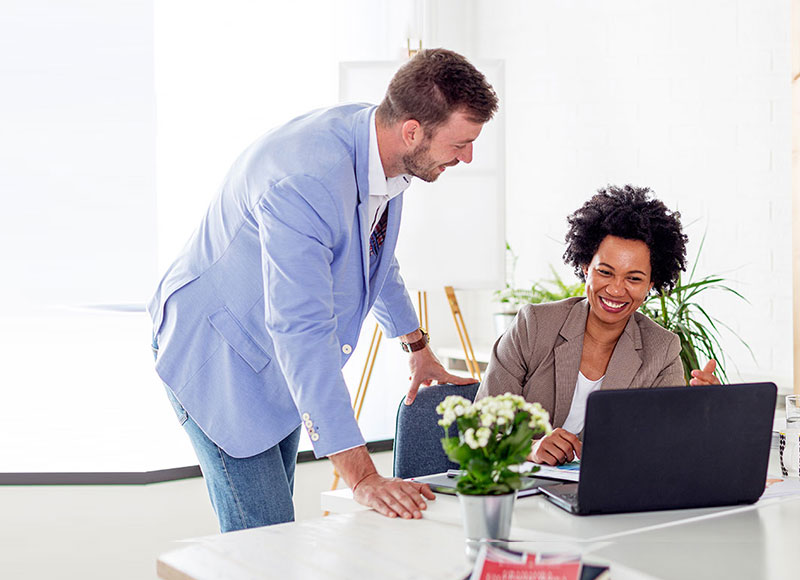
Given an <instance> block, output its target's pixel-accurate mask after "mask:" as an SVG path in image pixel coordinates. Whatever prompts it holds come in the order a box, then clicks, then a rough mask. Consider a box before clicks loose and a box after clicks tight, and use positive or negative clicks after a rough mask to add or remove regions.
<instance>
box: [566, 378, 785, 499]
mask: <svg viewBox="0 0 800 580" xmlns="http://www.w3.org/2000/svg"><path fill="white" fill-rule="evenodd" d="M776 393H777V387H776V386H775V385H774V384H773V383H752V384H739V385H725V386H707V387H684V388H652V389H626V390H600V391H595V392H594V393H592V394H590V395H589V398H588V400H587V405H586V422H585V427H584V437H583V451H582V453H581V476H580V481H579V484H578V510H577V511H578V513H582V514H586V513H615V512H633V511H650V510H662V509H674V508H692V507H711V506H720V505H732V504H737V503H752V502H754V501H756V500H757V499H758V498H759V497H760V496H761V494H762V492H763V491H764V482H765V480H766V475H767V463H768V460H769V450H770V441H771V437H772V421H773V415H774V412H775V398H776Z"/></svg>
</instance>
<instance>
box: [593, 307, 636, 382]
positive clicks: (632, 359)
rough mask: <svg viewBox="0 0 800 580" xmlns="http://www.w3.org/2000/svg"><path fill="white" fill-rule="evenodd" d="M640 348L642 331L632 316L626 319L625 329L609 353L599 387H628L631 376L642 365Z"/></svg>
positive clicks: (632, 376) (634, 374)
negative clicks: (606, 366)
mask: <svg viewBox="0 0 800 580" xmlns="http://www.w3.org/2000/svg"><path fill="white" fill-rule="evenodd" d="M640 350H642V333H641V331H640V330H639V325H638V324H637V323H636V320H635V319H634V316H631V318H630V320H628V324H627V325H626V326H625V330H624V331H623V332H622V335H620V337H619V340H618V341H617V346H615V347H614V352H613V353H611V360H609V361H608V368H607V369H606V376H605V378H604V379H603V386H602V387H601V389H629V388H631V386H633V378H634V377H635V376H636V373H637V372H638V371H639V367H641V366H642V359H641V356H640V355H639V351H640Z"/></svg>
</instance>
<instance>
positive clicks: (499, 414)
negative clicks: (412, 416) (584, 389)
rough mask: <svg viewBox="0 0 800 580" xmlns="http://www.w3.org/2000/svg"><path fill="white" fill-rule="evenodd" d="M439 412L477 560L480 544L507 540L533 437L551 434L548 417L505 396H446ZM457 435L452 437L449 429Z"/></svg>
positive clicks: (536, 405) (532, 405)
mask: <svg viewBox="0 0 800 580" xmlns="http://www.w3.org/2000/svg"><path fill="white" fill-rule="evenodd" d="M436 412H437V413H439V415H441V416H442V419H441V420H440V421H439V425H441V426H442V427H443V428H444V431H445V436H444V437H443V438H442V447H443V449H444V451H445V453H447V456H448V457H449V458H450V460H451V461H453V462H455V463H458V464H459V465H460V467H461V473H460V476H459V477H458V481H457V483H456V492H457V494H458V497H459V501H460V503H461V510H462V516H463V522H464V531H465V533H466V536H467V554H468V556H470V557H471V558H474V557H475V555H476V554H477V550H478V547H479V545H480V542H481V541H482V540H484V541H485V540H506V539H508V533H509V531H510V529H511V514H512V513H513V510H514V501H515V499H516V497H517V490H519V489H520V487H521V486H522V483H523V481H522V477H523V476H525V475H530V474H531V473H534V472H535V471H537V470H538V467H536V468H534V469H533V470H532V471H530V472H526V473H523V472H520V467H521V465H522V464H523V463H524V462H525V461H526V458H527V456H528V454H529V453H530V451H531V442H532V440H533V437H534V436H535V435H540V434H544V433H549V432H550V431H551V427H550V420H549V419H550V418H549V416H548V414H547V412H546V411H545V410H544V409H543V408H542V406H541V405H540V404H539V403H528V402H527V401H525V399H523V398H522V397H520V396H519V395H512V394H509V393H506V394H505V395H498V396H496V397H485V398H483V399H480V400H479V401H477V402H475V403H470V401H469V400H467V399H465V398H464V397H459V396H458V395H451V396H449V397H446V398H445V399H444V401H442V402H441V403H440V404H439V406H438V407H437V408H436ZM453 423H455V424H456V427H457V431H458V434H457V435H456V436H453V437H450V436H449V435H448V430H449V428H450V425H452V424H453Z"/></svg>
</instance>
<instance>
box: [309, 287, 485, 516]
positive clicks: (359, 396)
mask: <svg viewBox="0 0 800 580" xmlns="http://www.w3.org/2000/svg"><path fill="white" fill-rule="evenodd" d="M444 293H445V295H446V296H447V302H448V304H449V305H450V312H451V313H452V314H453V322H454V323H455V325H456V330H457V331H458V339H459V341H460V342H461V348H462V349H463V350H464V360H465V361H466V364H467V370H468V371H469V374H470V376H471V377H472V378H473V379H477V380H478V381H480V380H481V371H480V369H479V368H478V359H477V358H476V357H475V352H474V351H473V350H472V342H471V341H470V339H469V333H467V326H466V324H465V323H464V317H463V316H462V315H461V309H460V308H459V306H458V300H457V299H456V292H455V290H454V289H453V287H452V286H445V287H444ZM417 308H418V313H419V320H420V325H421V326H422V327H424V328H428V292H427V291H419V292H417ZM381 338H383V331H382V330H381V329H380V327H379V326H378V325H377V324H375V330H374V331H373V332H372V340H371V341H370V343H369V350H368V351H367V359H366V361H365V362H364V370H363V371H362V372H361V380H359V382H358V389H357V390H356V395H355V397H353V412H354V414H355V417H356V421H358V419H359V418H360V417H361V408H362V407H363V406H364V398H365V397H366V395H367V387H368V386H369V380H370V377H372V369H373V367H374V366H375V359H376V358H377V356H378V348H379V347H380V344H381ZM339 478H340V475H339V473H338V472H337V471H336V469H334V470H333V484H332V485H331V491H333V490H335V489H336V488H337V487H339ZM328 513H329V512H327V511H326V512H324V513H323V514H322V515H324V516H327V515H328Z"/></svg>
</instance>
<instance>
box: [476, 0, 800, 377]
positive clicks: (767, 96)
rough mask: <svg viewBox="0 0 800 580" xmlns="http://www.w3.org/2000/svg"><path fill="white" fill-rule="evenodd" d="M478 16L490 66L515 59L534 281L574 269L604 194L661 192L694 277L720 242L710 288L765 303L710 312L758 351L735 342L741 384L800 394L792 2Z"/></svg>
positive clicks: (511, 96) (481, 11)
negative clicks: (595, 201) (576, 230)
mask: <svg viewBox="0 0 800 580" xmlns="http://www.w3.org/2000/svg"><path fill="white" fill-rule="evenodd" d="M473 6H474V9H475V17H474V21H475V22H479V23H480V24H479V26H477V27H476V29H475V30H476V35H475V49H474V50H475V53H474V56H475V57H481V58H498V59H504V60H505V61H506V93H507V95H508V96H507V98H506V100H505V102H504V103H503V106H505V108H506V116H507V122H508V129H507V135H508V137H507V147H506V150H507V163H508V165H507V208H508V213H507V235H508V239H509V241H510V242H511V244H512V246H513V247H514V248H515V249H516V250H517V252H518V253H519V254H520V260H519V266H518V271H517V279H518V281H519V280H522V281H524V280H528V279H531V280H533V279H540V278H547V277H549V272H548V264H554V265H561V254H562V253H563V238H564V234H565V232H566V221H565V216H566V215H567V214H568V213H569V212H571V211H573V210H575V209H577V208H578V207H579V206H580V205H581V203H582V202H583V201H584V200H585V199H586V198H588V197H589V196H590V195H591V194H592V193H593V192H594V191H595V190H596V189H597V188H598V187H602V186H604V185H605V184H607V183H615V184H625V183H633V184H637V185H646V186H649V187H651V188H653V189H654V191H655V192H656V194H657V195H658V196H659V197H660V198H661V199H663V200H664V201H665V202H666V203H667V204H668V205H669V206H671V207H674V208H677V209H679V210H680V211H681V214H682V216H683V223H684V226H685V228H686V232H687V233H688V235H689V237H690V247H689V256H690V258H691V263H692V264H693V263H694V258H695V255H696V252H697V249H698V243H699V241H700V239H701V238H702V236H703V234H704V232H706V231H707V232H708V237H707V241H706V244H705V248H704V250H703V255H702V257H701V259H700V262H699V265H698V274H699V275H706V274H713V273H718V274H722V275H724V276H725V277H727V278H728V279H729V280H730V281H731V285H732V286H733V287H734V288H736V289H737V290H739V291H740V292H741V293H742V294H744V295H745V296H746V297H747V298H749V300H750V302H751V304H750V305H748V304H745V303H742V302H741V301H737V300H734V299H731V298H730V297H726V296H724V295H722V294H718V295H717V296H716V297H714V298H713V299H709V300H708V301H706V306H707V307H708V310H709V311H710V312H711V313H712V315H715V316H718V317H719V318H721V319H723V320H724V321H725V322H726V323H728V324H729V325H730V326H731V327H733V329H734V330H736V332H738V333H739V334H740V335H741V336H742V337H743V338H744V339H745V340H746V341H747V342H748V343H749V344H750V346H751V347H752V349H753V351H754V353H755V357H756V361H753V359H752V358H751V357H750V356H749V355H748V354H747V353H746V351H745V350H744V349H743V348H742V347H741V346H740V345H739V344H738V343H737V342H736V341H735V339H734V340H732V339H731V338H730V337H728V338H725V340H724V342H723V346H724V348H725V350H726V352H728V354H729V357H730V358H731V359H732V361H733V362H735V364H736V366H738V369H739V373H736V372H733V373H732V374H733V377H736V376H742V377H745V378H747V377H763V378H769V379H772V380H776V381H777V382H778V383H779V386H781V387H782V388H784V389H789V388H790V386H791V377H792V332H791V331H792V327H791V316H790V312H791V262H790V256H791V197H790V195H791V192H790V126H791V125H790V108H791V96H790V92H789V91H790V59H789V18H788V16H789V2H788V0H771V1H768V2H764V1H763V0H739V1H732V0H706V1H704V2H692V1H688V0H678V1H673V2H654V1H641V0H606V1H604V2H591V1H570V2H549V1H548V2H545V1H539V2H528V1H511V0H499V1H495V2H475V3H474V4H473ZM561 272H562V273H563V274H565V275H566V276H570V275H571V274H570V272H569V271H568V270H567V269H566V268H564V267H563V266H562V267H561ZM487 315H488V312H486V310H484V312H483V313H481V316H487ZM480 324H483V322H480ZM731 370H735V369H731Z"/></svg>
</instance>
